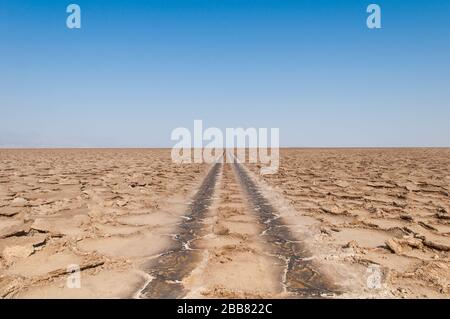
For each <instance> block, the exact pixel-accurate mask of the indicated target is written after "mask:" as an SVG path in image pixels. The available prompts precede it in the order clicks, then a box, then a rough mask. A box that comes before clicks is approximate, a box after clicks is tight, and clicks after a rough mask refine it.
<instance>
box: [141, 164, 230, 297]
mask: <svg viewBox="0 0 450 319" xmlns="http://www.w3.org/2000/svg"><path fill="white" fill-rule="evenodd" d="M221 168H222V164H221V163H220V161H218V162H217V163H215V164H214V165H213V167H212V168H211V170H210V172H209V173H208V175H207V176H206V177H205V179H204V180H203V182H202V184H201V186H200V189H199V190H198V192H197V193H196V195H195V196H194V198H193V200H192V202H191V204H190V205H189V209H188V213H187V214H186V215H185V216H184V221H183V222H182V223H181V224H180V225H179V229H178V234H177V235H175V237H174V240H175V245H174V247H173V248H172V249H171V250H169V251H167V252H165V253H163V254H161V255H160V256H159V257H158V258H157V259H156V261H152V262H151V263H150V264H149V265H148V266H147V267H144V268H146V269H145V271H146V272H147V273H148V274H149V275H150V276H152V278H153V279H152V280H151V281H150V283H149V284H148V285H147V286H146V287H145V288H144V289H143V290H142V292H141V295H140V298H159V299H164V298H182V297H183V296H184V295H185V294H186V291H185V289H184V286H183V284H182V283H181V281H182V280H183V278H184V277H186V276H187V275H189V274H190V273H191V272H192V270H193V269H194V268H195V267H196V265H197V263H198V261H199V260H200V259H201V251H198V250H195V249H194V248H192V246H193V244H192V242H193V241H194V240H196V239H197V238H198V237H199V232H200V231H201V229H202V226H203V225H202V220H203V218H204V217H205V215H206V213H207V211H208V209H209V207H210V205H211V202H212V197H213V194H214V189H215V185H216V181H217V177H218V175H219V173H220V171H221ZM150 244H151V243H150Z"/></svg>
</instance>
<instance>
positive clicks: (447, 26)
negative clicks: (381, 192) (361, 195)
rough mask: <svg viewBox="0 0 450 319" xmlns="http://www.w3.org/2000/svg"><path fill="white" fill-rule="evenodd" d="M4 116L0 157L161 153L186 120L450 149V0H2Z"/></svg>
mask: <svg viewBox="0 0 450 319" xmlns="http://www.w3.org/2000/svg"><path fill="white" fill-rule="evenodd" d="M70 3H77V4H79V5H80V7H81V15H82V17H81V18H82V28H81V29H80V30H69V29H68V28H67V27H66V18H67V16H68V14H67V13H66V10H65V9H66V6H67V5H68V4H70ZM370 3H377V4H379V5H380V6H381V9H382V29H380V30H369V29H368V28H367V27H366V18H367V16H368V14H367V13H366V7H367V5H369V4H370ZM0 111H1V117H0V146H3V147H8V146H15V147H43V146H47V147H158V146H167V147H170V146H172V145H174V143H175V142H174V141H171V140H170V133H171V131H172V130H173V129H174V128H176V127H179V126H183V127H187V128H192V127H193V121H194V120H195V119H201V120H203V122H204V126H206V127H209V126H214V127H219V128H222V129H224V128H226V127H268V128H270V127H278V128H280V142H281V145H282V146H302V147H345V146H352V147H354V146H368V147H371V146H374V147H378V146H387V147H391V146H450V124H449V120H450V1H448V0H428V1H425V0H423V1H403V0H389V1H375V0H374V1H359V0H347V1H326V0H314V1H313V0H311V1H302V0H297V1H285V0H277V1H275V0H273V1H269V0H258V1H256V0H253V1H250V0H247V1H245V0H240V1H237V0H196V1H191V0H183V1H178V0H159V1H153V0H149V1H137V0H130V1H99V0H89V1H85V0H83V1H81V0H72V2H71V1H55V0H52V1H38V0H34V1H23V0H14V1H12V0H0Z"/></svg>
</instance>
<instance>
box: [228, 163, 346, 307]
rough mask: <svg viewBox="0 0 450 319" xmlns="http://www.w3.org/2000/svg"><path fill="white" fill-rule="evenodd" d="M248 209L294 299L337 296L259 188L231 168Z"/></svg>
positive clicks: (241, 170)
mask: <svg viewBox="0 0 450 319" xmlns="http://www.w3.org/2000/svg"><path fill="white" fill-rule="evenodd" d="M233 166H234V169H235V172H236V175H237V177H238V179H239V181H240V184H241V186H242V189H243V190H244V192H245V193H246V196H247V198H248V201H249V205H250V206H251V207H252V208H253V209H254V210H255V212H256V214H257V216H258V219H259V222H260V223H261V224H262V225H263V227H264V231H263V233H262V234H261V235H262V236H263V237H264V239H265V240H264V241H265V242H266V243H267V245H268V246H269V249H270V250H271V252H272V253H273V254H274V255H276V256H277V257H278V258H279V259H280V260H281V261H282V262H284V264H285V272H284V275H283V283H282V284H283V286H284V288H285V290H286V292H287V293H289V294H292V295H294V296H297V297H307V298H308V297H310V298H314V297H324V296H333V295H336V294H337V293H338V290H337V288H336V287H335V286H334V285H333V284H332V283H331V282H330V281H329V280H328V279H327V278H326V277H325V276H324V275H323V274H321V273H320V271H318V270H317V269H316V268H315V267H314V265H313V264H312V261H311V257H312V256H311V253H310V252H309V251H308V250H307V248H306V247H305V245H303V244H302V243H301V242H299V241H298V240H296V239H295V238H294V236H293V235H292V234H291V232H290V231H289V229H288V227H287V225H285V224H283V222H282V221H281V219H280V217H279V216H278V215H277V213H276V210H275V208H274V207H273V206H272V205H271V204H270V203H269V201H268V200H267V199H266V198H265V197H264V196H263V195H262V194H261V193H260V191H259V188H258V186H257V185H256V183H255V182H254V181H253V180H252V178H251V177H250V176H249V174H248V173H247V172H246V170H245V168H244V167H243V166H242V164H240V163H234V164H233Z"/></svg>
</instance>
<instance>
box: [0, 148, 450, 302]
mask: <svg viewBox="0 0 450 319" xmlns="http://www.w3.org/2000/svg"><path fill="white" fill-rule="evenodd" d="M280 159H281V167H280V169H279V171H278V173H276V174H273V175H264V176H261V175H259V170H260V168H261V165H255V164H237V163H221V162H217V163H215V164H175V163H172V161H171V158H170V150H167V149H86V150H82V149H78V150H68V149H67V150H62V149H59V150H45V149H37V150H6V149H3V150H0V297H1V298H448V297H450V197H449V193H450V149H282V150H281V157H280ZM73 265H76V266H77V267H78V268H77V269H79V273H76V274H75V275H79V277H78V278H79V283H80V286H79V287H73V286H71V285H70V282H71V281H70V280H72V278H73V276H74V274H73V273H71V272H70V270H71V269H73V268H71V267H73Z"/></svg>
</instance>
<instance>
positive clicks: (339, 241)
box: [252, 149, 450, 298]
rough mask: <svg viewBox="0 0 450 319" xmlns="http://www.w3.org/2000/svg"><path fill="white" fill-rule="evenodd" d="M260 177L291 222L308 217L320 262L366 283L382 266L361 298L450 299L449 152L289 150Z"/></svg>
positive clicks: (430, 150) (255, 169) (355, 288)
mask: <svg viewBox="0 0 450 319" xmlns="http://www.w3.org/2000/svg"><path fill="white" fill-rule="evenodd" d="M252 170H253V171H254V172H257V171H258V168H257V167H255V166H253V167H252ZM263 179H264V184H265V185H266V187H265V189H266V191H267V192H268V194H269V195H268V196H270V194H280V195H281V196H276V195H273V196H272V199H273V201H277V200H278V201H280V202H283V203H285V204H286V203H287V205H288V206H289V207H292V208H293V211H292V210H291V211H289V212H287V213H286V215H285V219H286V220H290V223H292V224H294V227H297V226H300V225H301V222H297V221H296V220H297V219H298V218H300V217H309V218H311V224H310V232H311V236H308V237H307V238H306V239H305V240H306V241H308V242H310V246H312V247H315V248H314V249H315V251H316V258H317V260H318V261H319V263H322V264H325V265H328V266H331V265H333V264H335V265H336V266H335V269H338V268H339V267H343V268H347V266H348V269H353V271H352V272H353V273H354V274H355V273H358V271H359V273H361V275H363V274H364V272H366V275H365V276H362V277H361V278H366V279H368V280H369V282H370V280H371V279H376V278H374V277H373V276H372V277H371V275H372V274H373V269H375V268H377V267H379V270H380V271H381V273H382V276H381V282H382V289H369V290H367V289H364V291H362V292H361V295H365V294H368V295H371V294H374V296H380V295H381V296H386V297H410V298H420V297H437V298H439V297H446V298H448V297H450V197H449V196H450V195H449V194H450V149H284V150H282V151H281V168H280V170H279V173H278V174H276V175H265V176H264V178H263ZM336 278H338V277H336ZM348 278H350V277H348ZM340 280H341V281H342V282H344V281H345V276H344V277H343V278H341V279H340ZM352 281H353V283H355V284H356V283H357V282H358V281H357V279H356V278H355V279H354V280H352ZM364 281H367V280H363V282H361V287H364V285H365V284H366V282H364ZM369 286H371V287H372V286H374V285H373V284H369ZM352 290H354V292H356V291H358V290H357V287H353V289H352ZM353 295H354V294H353ZM356 295H358V293H356Z"/></svg>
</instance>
